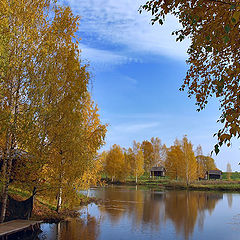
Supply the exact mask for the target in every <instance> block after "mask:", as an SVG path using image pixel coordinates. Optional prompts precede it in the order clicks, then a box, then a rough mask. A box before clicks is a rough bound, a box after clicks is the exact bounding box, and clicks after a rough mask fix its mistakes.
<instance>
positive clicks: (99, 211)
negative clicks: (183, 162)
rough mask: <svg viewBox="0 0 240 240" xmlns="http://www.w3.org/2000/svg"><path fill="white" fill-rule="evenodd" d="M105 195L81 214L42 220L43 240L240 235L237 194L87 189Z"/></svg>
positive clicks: (151, 239) (239, 197) (228, 238)
mask: <svg viewBox="0 0 240 240" xmlns="http://www.w3.org/2000/svg"><path fill="white" fill-rule="evenodd" d="M90 194H91V195H92V196H95V197H97V198H100V199H102V200H103V202H102V203H101V204H99V205H95V204H90V205H88V206H87V207H84V208H82V209H81V210H80V212H81V213H82V217H81V219H78V220H71V221H68V222H62V223H59V224H42V225H41V229H42V231H43V232H42V233H41V234H40V235H39V238H40V239H41V240H43V239H47V240H111V239H113V240H128V239H131V240H132V239H137V240H143V239H144V240H155V239H156V240H159V239H177V240H180V239H184V240H185V239H196V240H201V239H203V240H206V239H219V240H224V239H226V240H231V239H234V240H236V239H240V194H229V193H213V192H193V191H191V192H187V191H166V192H162V191H159V190H158V191H157V190H151V189H144V188H136V187H126V186H121V187H117V186H108V187H104V188H96V189H91V191H90Z"/></svg>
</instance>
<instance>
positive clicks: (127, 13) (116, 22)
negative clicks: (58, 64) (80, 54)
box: [67, 0, 189, 60]
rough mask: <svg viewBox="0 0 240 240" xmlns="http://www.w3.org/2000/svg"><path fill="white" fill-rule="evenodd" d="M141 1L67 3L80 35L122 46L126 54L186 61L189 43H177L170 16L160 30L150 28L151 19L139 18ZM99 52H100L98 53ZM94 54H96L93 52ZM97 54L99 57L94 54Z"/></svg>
mask: <svg viewBox="0 0 240 240" xmlns="http://www.w3.org/2000/svg"><path fill="white" fill-rule="evenodd" d="M143 2H144V1H142V0H118V1H116V0H68V1H67V3H68V4H69V5H70V6H71V7H72V9H73V11H74V13H76V14H78V15H80V16H81V17H82V20H81V22H80V29H79V30H80V32H84V33H87V34H89V35H92V36H94V39H97V40H98V41H101V42H103V43H106V42H109V43H111V44H116V45H122V47H123V51H125V54H128V55H129V54H143V55H144V54H146V53H150V54H155V55H164V56H168V57H172V58H175V59H181V60H182V59H185V58H186V49H187V46H188V44H189V42H184V43H176V42H175V38H174V37H173V36H171V32H172V31H173V30H176V28H178V27H179V24H178V22H177V20H176V19H175V18H174V17H173V16H169V17H168V19H167V22H166V24H164V25H163V26H159V25H156V26H152V25H151V24H150V18H151V16H150V15H149V14H147V13H143V14H139V12H138V9H139V6H140V5H141V4H142V3H143ZM100 51H101V50H100ZM95 53H97V52H95ZM97 54H98V53H97Z"/></svg>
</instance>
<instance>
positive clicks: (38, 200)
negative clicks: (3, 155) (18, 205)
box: [9, 186, 95, 222]
mask: <svg viewBox="0 0 240 240" xmlns="http://www.w3.org/2000/svg"><path fill="white" fill-rule="evenodd" d="M9 195H10V196H11V197H12V198H14V199H15V200H18V201H23V200H26V199H27V198H29V197H30V196H31V193H30V192H29V191H25V190H23V189H21V188H18V187H16V186H15V187H14V186H11V187H10V188H9ZM93 201H95V199H94V198H88V197H86V196H85V195H83V194H80V195H79V206H80V205H87V204H89V203H90V202H93ZM78 216H79V212H78V211H76V210H74V209H69V208H65V207H63V210H61V211H60V212H59V213H57V212H56V203H55V201H51V200H49V199H47V198H45V197H44V196H39V195H38V194H37V195H36V196H35V199H34V206H33V211H32V217H31V219H34V220H41V221H44V222H59V221H62V220H65V219H67V218H74V217H78Z"/></svg>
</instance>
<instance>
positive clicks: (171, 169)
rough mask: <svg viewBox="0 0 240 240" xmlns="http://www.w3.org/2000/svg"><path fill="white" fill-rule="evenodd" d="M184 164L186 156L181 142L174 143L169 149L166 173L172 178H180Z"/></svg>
mask: <svg viewBox="0 0 240 240" xmlns="http://www.w3.org/2000/svg"><path fill="white" fill-rule="evenodd" d="M183 164H184V156H183V152H182V150H181V146H180V145H179V144H176V143H175V144H174V146H171V147H170V148H169V149H168V150H167V158H166V162H165V168H166V175H167V176H169V177H170V178H171V179H175V180H178V179H179V178H181V177H182V175H183V173H182V166H183Z"/></svg>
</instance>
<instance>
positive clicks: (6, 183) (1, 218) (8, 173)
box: [0, 154, 12, 223]
mask: <svg viewBox="0 0 240 240" xmlns="http://www.w3.org/2000/svg"><path fill="white" fill-rule="evenodd" d="M11 155H12V154H10V158H8V159H7V169H6V170H7V171H6V174H5V179H4V182H3V190H2V192H3V193H2V209H1V215H0V223H2V222H4V219H5V215H6V209H7V200H8V187H9V182H10V176H11V171H12V156H11Z"/></svg>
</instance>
